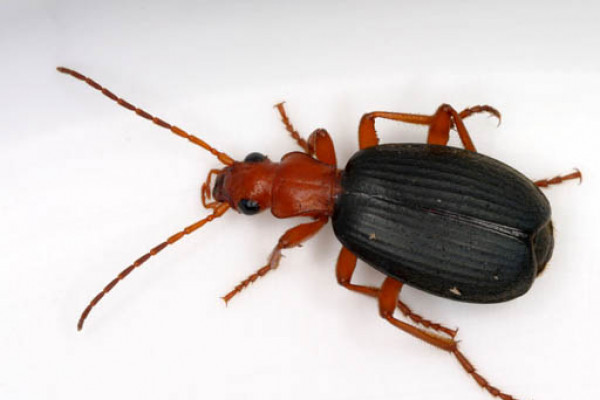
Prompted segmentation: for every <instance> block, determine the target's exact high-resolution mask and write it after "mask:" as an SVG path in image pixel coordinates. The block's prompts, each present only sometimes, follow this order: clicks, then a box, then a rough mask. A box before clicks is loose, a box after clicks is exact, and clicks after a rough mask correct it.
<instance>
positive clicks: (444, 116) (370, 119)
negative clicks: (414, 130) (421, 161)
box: [358, 104, 500, 151]
mask: <svg viewBox="0 0 600 400" xmlns="http://www.w3.org/2000/svg"><path fill="white" fill-rule="evenodd" d="M481 112H487V113H490V114H492V115H494V116H496V117H498V119H500V113H499V112H498V111H497V110H496V109H494V108H493V107H490V106H475V107H470V108H466V109H465V110H463V111H461V112H460V113H458V112H456V110H455V109H454V108H452V107H451V106H449V105H447V104H442V105H441V106H440V107H439V108H438V109H437V111H436V112H435V114H433V115H419V114H405V113H394V112H384V111H375V112H371V113H368V114H365V115H363V117H362V118H361V120H360V124H359V128H358V141H359V147H360V148H361V149H365V148H368V147H372V146H376V145H378V144H379V138H378V137H377V132H376V131H375V118H385V119H391V120H394V121H401V122H406V123H409V124H417V125H428V126H429V135H428V137H427V143H429V144H439V145H446V144H447V143H448V140H449V138H450V130H451V129H452V128H456V130H457V131H458V135H459V137H460V140H461V141H462V143H463V146H464V147H465V149H467V150H470V151H476V150H475V146H474V145H473V142H472V141H471V137H470V136H469V133H468V131H467V128H466V127H465V125H464V123H463V121H462V120H463V118H468V117H469V116H471V115H473V114H476V113H481Z"/></svg>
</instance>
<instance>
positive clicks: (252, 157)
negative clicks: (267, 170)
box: [244, 152, 267, 163]
mask: <svg viewBox="0 0 600 400" xmlns="http://www.w3.org/2000/svg"><path fill="white" fill-rule="evenodd" d="M266 159H267V156H265V155H264V154H261V153H257V152H253V153H250V154H248V155H247V156H246V158H244V162H247V163H257V162H261V161H264V160H266Z"/></svg>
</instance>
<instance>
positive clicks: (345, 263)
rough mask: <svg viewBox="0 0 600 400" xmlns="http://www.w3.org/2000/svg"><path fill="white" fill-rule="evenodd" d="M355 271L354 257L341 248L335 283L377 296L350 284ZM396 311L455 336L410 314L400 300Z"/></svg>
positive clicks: (371, 290) (372, 289) (371, 289)
mask: <svg viewBox="0 0 600 400" xmlns="http://www.w3.org/2000/svg"><path fill="white" fill-rule="evenodd" d="M355 269H356V256H355V255H354V254H352V252H350V250H348V249H347V248H345V247H342V250H341V251H340V255H339V257H338V261H337V265H336V271H335V272H336V277H337V281H338V283H339V284H340V285H342V286H343V287H345V288H346V289H348V290H352V291H354V292H358V293H362V294H366V295H367V296H371V297H378V296H379V288H376V287H372V286H363V285H355V284H353V283H350V281H351V280H352V275H353V274H354V270H355ZM397 306H398V309H399V310H400V311H401V312H402V314H404V315H405V316H406V317H407V318H410V319H411V320H412V321H413V322H415V323H417V324H419V325H422V326H424V327H426V328H429V329H433V330H435V331H438V332H442V333H445V334H446V335H448V336H450V337H454V336H456V333H457V330H456V329H450V328H446V327H445V326H443V325H440V324H438V323H435V322H431V321H429V320H427V319H425V318H423V317H421V316H420V315H418V314H415V313H413V312H412V310H411V309H410V308H409V307H408V306H407V305H406V304H404V303H403V302H402V300H400V299H398V303H397Z"/></svg>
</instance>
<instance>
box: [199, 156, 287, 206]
mask: <svg viewBox="0 0 600 400" xmlns="http://www.w3.org/2000/svg"><path fill="white" fill-rule="evenodd" d="M275 167H276V164H275V163H273V162H271V161H270V160H269V159H268V158H267V157H266V156H264V155H262V154H260V153H250V154H248V155H247V156H246V158H245V159H244V161H242V162H235V163H233V165H230V166H228V167H225V168H223V169H221V170H211V171H210V173H209V174H208V178H207V180H206V183H205V184H204V185H203V187H202V202H203V204H204V206H205V207H208V208H214V204H219V203H228V204H229V205H230V206H231V207H232V208H234V209H236V210H237V211H238V212H240V213H242V214H246V215H254V214H257V213H259V212H260V211H263V210H265V209H267V208H269V207H271V187H272V184H273V178H274V175H275ZM213 174H216V180H215V186H214V188H213V189H212V197H213V198H214V200H215V202H213V203H206V198H209V199H210V197H211V191H210V186H211V177H212V175H213Z"/></svg>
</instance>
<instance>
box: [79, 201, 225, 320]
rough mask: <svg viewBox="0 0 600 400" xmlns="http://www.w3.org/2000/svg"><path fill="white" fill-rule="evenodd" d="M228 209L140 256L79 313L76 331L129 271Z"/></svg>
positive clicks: (213, 214)
mask: <svg viewBox="0 0 600 400" xmlns="http://www.w3.org/2000/svg"><path fill="white" fill-rule="evenodd" d="M228 209H229V204H227V203H222V204H221V205H219V206H218V207H216V208H215V211H214V212H213V213H212V214H210V215H209V216H208V217H206V218H203V219H201V220H200V221H198V222H196V223H195V224H192V225H190V226H188V227H187V228H185V229H184V230H182V231H181V232H177V233H176V234H174V235H173V236H171V237H169V238H168V239H167V240H166V241H164V242H162V243H161V244H159V245H158V246H155V247H154V248H152V250H150V251H149V252H148V253H146V254H144V255H143V256H141V257H140V258H138V259H137V260H135V261H134V263H133V264H131V265H130V266H129V267H127V268H125V269H124V270H123V271H121V273H120V274H119V275H117V277H116V278H115V279H113V280H112V281H110V282H109V284H108V285H106V286H105V287H104V289H102V290H101V291H100V293H98V294H97V295H96V297H94V298H93V299H92V301H90V304H88V306H87V307H86V308H85V310H83V312H82V313H81V317H79V322H78V323H77V330H78V331H80V330H81V328H83V323H84V322H85V319H86V318H87V316H88V314H89V313H90V311H92V308H94V306H96V304H98V302H99V301H100V300H101V299H102V298H103V297H104V295H105V294H107V293H108V292H110V291H111V290H112V289H113V288H114V287H115V286H116V285H117V283H119V281H121V280H123V279H124V278H125V277H126V276H127V275H129V274H130V273H131V271H133V270H134V269H136V268H138V267H139V266H141V265H142V264H143V263H145V262H146V261H148V259H149V258H150V257H152V256H155V255H156V254H158V253H159V252H160V251H161V250H162V249H164V248H165V247H167V246H168V245H171V244H173V243H175V242H177V241H178V240H179V239H181V238H182V237H184V236H185V235H189V234H190V233H192V232H194V231H195V230H197V229H199V228H201V227H202V226H204V224H206V223H207V222H210V221H212V220H213V219H215V218H218V217H220V216H221V215H223V214H224V213H225V211H227V210H228Z"/></svg>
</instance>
